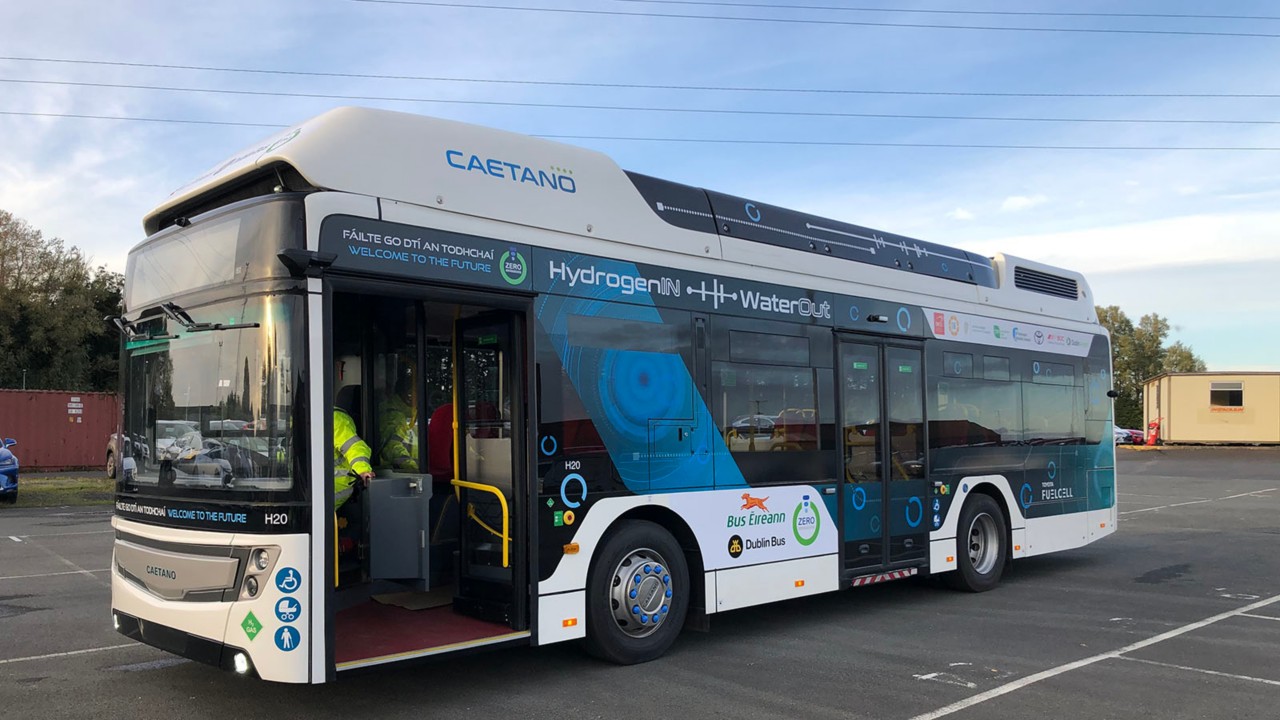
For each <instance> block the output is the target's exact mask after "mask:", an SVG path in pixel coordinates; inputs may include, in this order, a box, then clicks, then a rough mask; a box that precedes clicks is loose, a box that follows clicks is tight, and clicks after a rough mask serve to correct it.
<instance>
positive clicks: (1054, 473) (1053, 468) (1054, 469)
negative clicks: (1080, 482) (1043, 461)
mask: <svg viewBox="0 0 1280 720" xmlns="http://www.w3.org/2000/svg"><path fill="white" fill-rule="evenodd" d="M1048 470H1049V479H1050V480H1053V479H1055V478H1057V477H1058V463H1056V462H1054V461H1052V460H1050V461H1049V468H1048Z"/></svg>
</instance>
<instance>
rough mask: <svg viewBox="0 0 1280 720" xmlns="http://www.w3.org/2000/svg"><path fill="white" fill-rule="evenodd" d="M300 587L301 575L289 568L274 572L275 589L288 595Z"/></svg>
mask: <svg viewBox="0 0 1280 720" xmlns="http://www.w3.org/2000/svg"><path fill="white" fill-rule="evenodd" d="M300 587H302V573H300V572H298V571H297V570H295V569H294V568H291V567H282V568H280V570H279V571H277V572H276V589H277V590H279V591H280V592H282V593H284V594H286V595H288V594H289V593H292V592H296V591H297V590H298V588H300Z"/></svg>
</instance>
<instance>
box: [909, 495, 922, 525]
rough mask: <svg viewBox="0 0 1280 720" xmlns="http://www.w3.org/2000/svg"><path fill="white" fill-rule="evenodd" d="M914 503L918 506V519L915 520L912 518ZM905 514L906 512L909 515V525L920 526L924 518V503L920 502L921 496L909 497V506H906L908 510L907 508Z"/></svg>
mask: <svg viewBox="0 0 1280 720" xmlns="http://www.w3.org/2000/svg"><path fill="white" fill-rule="evenodd" d="M912 505H915V506H916V519H915V520H912V519H911V506H912ZM905 514H906V516H907V524H908V525H910V526H911V527H920V521H921V520H924V503H922V502H920V498H918V497H913V498H909V499H908V500H907V507H906V510H905Z"/></svg>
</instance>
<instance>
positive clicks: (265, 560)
mask: <svg viewBox="0 0 1280 720" xmlns="http://www.w3.org/2000/svg"><path fill="white" fill-rule="evenodd" d="M270 564H271V554H270V553H268V552H267V551H266V550H262V549H259V550H256V551H255V552H254V553H253V566H254V567H256V568H258V569H259V570H266V569H267V566H268V565H270Z"/></svg>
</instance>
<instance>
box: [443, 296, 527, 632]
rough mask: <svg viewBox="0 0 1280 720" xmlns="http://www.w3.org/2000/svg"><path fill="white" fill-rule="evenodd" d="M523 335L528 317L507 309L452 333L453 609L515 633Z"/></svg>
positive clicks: (520, 549) (523, 591)
mask: <svg viewBox="0 0 1280 720" xmlns="http://www.w3.org/2000/svg"><path fill="white" fill-rule="evenodd" d="M523 338H524V326H523V318H522V317H521V316H520V315H519V314H517V313H513V312H505V311H495V312H488V313H484V314H482V315H477V316H475V317H471V318H466V319H463V320H459V321H458V322H457V324H456V327H455V336H454V352H455V356H454V372H455V382H454V403H453V414H454V417H453V420H454V423H455V424H456V431H455V432H456V435H455V439H454V447H455V448H456V452H455V453H454V458H455V459H454V462H455V463H456V465H457V468H456V472H455V473H454V478H455V479H454V480H453V486H454V490H455V492H456V493H457V497H458V505H459V511H460V513H461V533H460V537H459V555H458V566H457V567H458V584H457V592H456V596H455V597H454V609H455V610H457V611H459V612H463V613H466V614H468V615H472V616H474V617H478V618H481V619H484V620H489V621H492V622H500V623H504V624H507V625H510V627H511V628H512V629H513V630H523V629H525V628H527V626H528V593H527V587H528V577H527V573H528V569H527V563H526V562H525V561H524V558H525V557H527V554H528V552H527V548H525V547H524V540H523V538H524V537H526V528H525V527H524V518H525V517H526V516H527V514H528V508H527V507H526V503H527V497H528V487H529V486H528V468H527V467H526V462H525V457H526V452H525V427H526V419H525V417H524V413H525V402H524V397H525V389H524V382H525V375H524V372H523V368H524V345H523Z"/></svg>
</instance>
